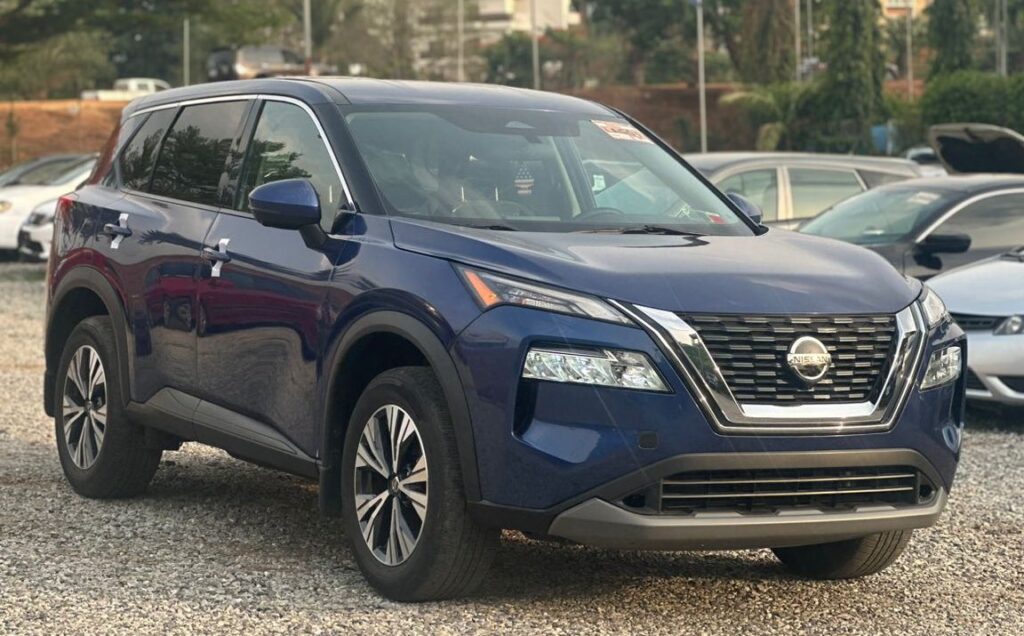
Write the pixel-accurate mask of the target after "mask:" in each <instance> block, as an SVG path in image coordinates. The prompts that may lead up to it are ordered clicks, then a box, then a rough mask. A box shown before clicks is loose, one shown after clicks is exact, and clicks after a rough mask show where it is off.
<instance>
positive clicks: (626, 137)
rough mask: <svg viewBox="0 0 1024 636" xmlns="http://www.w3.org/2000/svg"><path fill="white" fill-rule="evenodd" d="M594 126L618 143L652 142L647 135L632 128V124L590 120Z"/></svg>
mask: <svg viewBox="0 0 1024 636" xmlns="http://www.w3.org/2000/svg"><path fill="white" fill-rule="evenodd" d="M590 121H591V122H592V123H593V124H594V125H595V126H597V127H598V128H600V129H601V130H603V131H604V133H605V134H606V135H608V136H609V137H611V138H612V139H618V140H620V141H639V142H641V143H645V144H650V143H654V142H652V141H651V140H650V139H649V138H648V137H647V135H645V134H643V133H642V132H640V131H639V130H637V129H636V128H634V127H633V125H632V124H630V123H628V122H624V121H607V120H602V119H591V120H590Z"/></svg>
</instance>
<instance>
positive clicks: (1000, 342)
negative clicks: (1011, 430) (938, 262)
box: [928, 247, 1024, 406]
mask: <svg viewBox="0 0 1024 636" xmlns="http://www.w3.org/2000/svg"><path fill="white" fill-rule="evenodd" d="M928 285H929V287H931V288H932V289H934V290H935V291H936V292H938V294H939V296H940V297H942V299H943V300H944V301H946V305H947V306H948V307H949V310H950V312H951V313H952V314H953V318H954V319H955V320H956V321H957V323H958V324H959V325H960V327H961V328H962V329H963V330H964V331H966V332H967V367H968V371H967V398H968V399H969V400H976V401H985V402H995V403H1000V404H1005V405H1012V406H1024V247H1020V248H1017V249H1016V250H1013V251H1010V252H1008V253H1006V254H1004V255H1002V256H997V257H994V258H989V259H986V260H983V261H978V262H977V263H973V264H971V265H965V266H964V267H960V268H957V269H954V270H951V271H949V272H946V273H945V274H941V275H939V276H936V277H935V278H933V279H931V280H929V281H928Z"/></svg>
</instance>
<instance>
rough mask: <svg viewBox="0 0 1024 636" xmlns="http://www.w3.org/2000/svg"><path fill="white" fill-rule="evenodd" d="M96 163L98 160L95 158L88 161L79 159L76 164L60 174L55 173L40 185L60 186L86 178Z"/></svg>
mask: <svg viewBox="0 0 1024 636" xmlns="http://www.w3.org/2000/svg"><path fill="white" fill-rule="evenodd" d="M94 165H96V160H95V159H87V160H86V161H79V162H78V163H76V164H75V165H73V166H71V167H69V168H67V169H66V170H64V171H62V172H61V173H60V174H56V175H54V176H53V177H52V178H51V179H50V180H49V181H47V182H46V183H43V184H40V185H51V186H58V185H64V184H65V183H68V182H69V181H74V180H75V179H85V178H86V177H88V176H89V173H90V172H92V168H93V166H94ZM72 185H75V186H77V185H78V184H77V183H75V184H72Z"/></svg>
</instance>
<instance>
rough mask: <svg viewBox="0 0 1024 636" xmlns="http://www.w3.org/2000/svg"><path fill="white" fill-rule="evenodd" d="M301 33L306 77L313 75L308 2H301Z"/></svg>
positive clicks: (311, 29)
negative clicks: (303, 43) (304, 52)
mask: <svg viewBox="0 0 1024 636" xmlns="http://www.w3.org/2000/svg"><path fill="white" fill-rule="evenodd" d="M302 33H303V39H304V40H305V46H306V75H312V74H313V16H312V12H311V11H310V8H309V0H303V1H302Z"/></svg>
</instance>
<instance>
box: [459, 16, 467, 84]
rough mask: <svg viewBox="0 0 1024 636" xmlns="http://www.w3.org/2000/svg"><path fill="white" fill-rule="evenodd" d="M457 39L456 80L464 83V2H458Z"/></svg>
mask: <svg viewBox="0 0 1024 636" xmlns="http://www.w3.org/2000/svg"><path fill="white" fill-rule="evenodd" d="M458 21H459V26H458V38H459V62H458V64H459V68H458V71H457V72H458V80H459V81H460V82H465V81H466V67H465V65H466V51H465V48H464V46H465V43H464V39H465V37H464V36H465V29H466V0H459V16H458Z"/></svg>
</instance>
